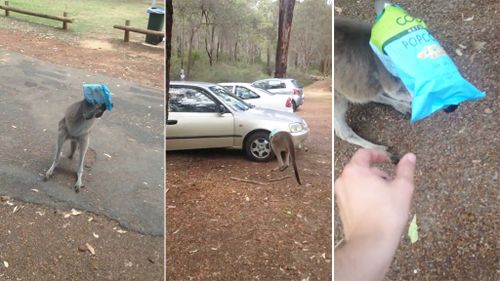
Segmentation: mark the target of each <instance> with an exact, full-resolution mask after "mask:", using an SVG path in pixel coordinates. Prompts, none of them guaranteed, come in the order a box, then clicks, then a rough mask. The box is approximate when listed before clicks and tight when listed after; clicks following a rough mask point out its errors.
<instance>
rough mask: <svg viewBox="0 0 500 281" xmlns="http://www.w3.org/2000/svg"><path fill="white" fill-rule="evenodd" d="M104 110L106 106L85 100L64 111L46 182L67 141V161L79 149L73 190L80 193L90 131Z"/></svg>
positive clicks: (57, 162)
mask: <svg viewBox="0 0 500 281" xmlns="http://www.w3.org/2000/svg"><path fill="white" fill-rule="evenodd" d="M105 110H106V105H104V104H103V105H92V104H90V103H88V102H87V101H86V100H82V101H79V102H75V103H73V104H72V105H70V106H69V107H68V108H67V109H66V113H65V114H64V117H63V119H61V121H59V129H58V131H57V145H56V152H55V155H54V161H53V163H52V166H50V168H49V170H48V171H47V173H46V174H45V180H48V179H49V178H50V177H51V176H52V174H53V173H54V169H55V168H56V167H57V165H58V164H59V158H60V157H61V149H62V146H63V144H64V142H65V141H66V140H68V139H69V140H70V141H71V152H70V154H69V156H68V158H69V159H72V158H73V155H74V153H75V151H76V148H77V147H78V148H79V160H78V171H77V173H76V183H75V185H74V190H75V192H76V193H78V192H79V191H80V188H81V187H83V184H82V174H83V162H84V160H85V154H86V153H87V149H88V146H89V136H90V129H91V128H92V126H93V125H94V122H95V119H96V118H99V117H101V116H102V115H103V114H104V111H105Z"/></svg>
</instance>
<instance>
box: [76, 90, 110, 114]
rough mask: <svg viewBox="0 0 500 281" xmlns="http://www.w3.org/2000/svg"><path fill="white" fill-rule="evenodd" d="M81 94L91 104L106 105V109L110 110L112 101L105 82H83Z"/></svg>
mask: <svg viewBox="0 0 500 281" xmlns="http://www.w3.org/2000/svg"><path fill="white" fill-rule="evenodd" d="M83 96H84V98H85V100H86V101H87V102H89V103H91V104H98V105H103V104H104V105H106V109H107V110H109V111H111V109H112V108H113V103H112V101H111V93H110V91H109V89H108V86H106V85H105V84H85V85H83Z"/></svg>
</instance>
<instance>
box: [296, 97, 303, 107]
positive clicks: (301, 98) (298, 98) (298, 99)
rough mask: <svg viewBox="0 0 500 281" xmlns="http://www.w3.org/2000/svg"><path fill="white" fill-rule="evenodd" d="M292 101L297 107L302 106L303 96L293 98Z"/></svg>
mask: <svg viewBox="0 0 500 281" xmlns="http://www.w3.org/2000/svg"><path fill="white" fill-rule="evenodd" d="M293 100H294V101H295V104H296V105H297V106H301V105H302V104H304V96H302V97H300V96H293Z"/></svg>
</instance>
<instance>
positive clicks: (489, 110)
mask: <svg viewBox="0 0 500 281" xmlns="http://www.w3.org/2000/svg"><path fill="white" fill-rule="evenodd" d="M484 113H486V114H491V113H493V110H491V109H490V108H486V109H485V110H484Z"/></svg>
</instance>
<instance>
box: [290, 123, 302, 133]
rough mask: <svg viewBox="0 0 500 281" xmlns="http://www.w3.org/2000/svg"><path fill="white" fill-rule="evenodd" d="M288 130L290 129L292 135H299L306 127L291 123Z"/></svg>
mask: <svg viewBox="0 0 500 281" xmlns="http://www.w3.org/2000/svg"><path fill="white" fill-rule="evenodd" d="M288 128H290V132H291V133H298V132H302V131H303V130H304V128H305V127H304V125H303V124H301V123H290V124H289V125H288Z"/></svg>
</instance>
